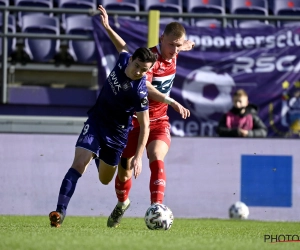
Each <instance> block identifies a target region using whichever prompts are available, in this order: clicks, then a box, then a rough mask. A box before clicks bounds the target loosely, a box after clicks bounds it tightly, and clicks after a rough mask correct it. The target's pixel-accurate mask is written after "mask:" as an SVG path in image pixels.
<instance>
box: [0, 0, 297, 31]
mask: <svg viewBox="0 0 300 250" xmlns="http://www.w3.org/2000/svg"><path fill="white" fill-rule="evenodd" d="M10 2H11V1H9V0H0V4H1V3H2V4H3V5H9V3H10ZM98 4H103V6H104V7H105V8H106V9H107V10H118V11H120V10H125V11H126V10H127V11H135V12H138V11H140V10H145V11H149V10H152V9H157V10H160V11H161V12H173V13H184V12H187V13H200V14H201V13H202V14H225V13H231V14H242V15H263V16H267V15H270V14H274V15H291V16H296V15H299V13H300V0H147V1H146V0H76V1H74V0H14V5H15V6H29V7H33V6H36V7H45V8H52V7H53V6H57V7H59V8H75V9H96V7H97V5H98ZM28 14H33V13H31V12H18V14H17V20H18V26H19V27H21V26H22V24H21V21H22V16H23V15H28ZM35 14H37V13H35ZM39 14H42V13H39ZM52 15H53V14H50V16H52ZM65 18H66V15H62V16H61V21H62V27H63V28H64V29H65V26H64V24H65ZM162 19H163V18H162ZM168 20H170V18H168ZM180 20H181V19H180ZM162 21H163V20H162ZM185 23H186V24H187V25H193V26H201V27H202V26H206V25H207V24H209V22H208V21H207V20H204V21H203V20H202V19H199V18H191V19H189V20H187V21H185ZM239 23H241V22H235V24H234V25H238V24H239ZM251 23H253V22H250V24H251ZM278 24H279V23H278ZM291 24H294V22H290V21H288V22H283V23H280V25H291ZM211 25H213V26H215V25H217V26H219V25H221V23H220V22H218V21H217V20H212V21H211Z"/></svg>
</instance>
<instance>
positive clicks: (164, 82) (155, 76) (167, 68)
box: [133, 45, 177, 127]
mask: <svg viewBox="0 0 300 250" xmlns="http://www.w3.org/2000/svg"><path fill="white" fill-rule="evenodd" d="M150 50H151V51H152V52H153V53H154V54H157V61H156V62H155V64H154V65H153V67H152V68H151V70H149V71H148V72H147V75H146V81H148V82H150V83H152V85H153V86H154V87H155V88H156V89H157V90H158V91H159V92H161V93H163V94H165V95H167V96H169V95H170V92H171V88H172V86H173V82H174V78H175V74H176V61H177V58H172V59H170V60H165V59H163V58H162V56H161V52H160V46H159V45H156V47H152V48H150ZM167 110H168V104H166V103H162V102H156V101H153V100H151V99H149V116H150V121H155V120H158V119H160V118H162V117H166V116H167ZM133 124H134V126H135V127H137V126H139V125H138V121H137V119H134V120H133Z"/></svg>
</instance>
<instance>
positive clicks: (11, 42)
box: [0, 12, 16, 56]
mask: <svg viewBox="0 0 300 250" xmlns="http://www.w3.org/2000/svg"><path fill="white" fill-rule="evenodd" d="M0 29H1V33H2V12H0ZM7 30H8V32H10V33H15V32H16V19H15V16H14V15H8V25H7ZM7 40H8V42H7V43H8V44H7V48H8V50H7V55H8V56H10V55H11V53H12V52H13V51H14V50H16V38H8V39H7ZM0 56H2V39H0Z"/></svg>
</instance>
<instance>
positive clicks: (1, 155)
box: [0, 134, 300, 221]
mask: <svg viewBox="0 0 300 250" xmlns="http://www.w3.org/2000/svg"><path fill="white" fill-rule="evenodd" d="M76 140H77V136H76V135H53V134H52V135H42V134H0V142H1V143H0V164H1V175H0V200H1V206H0V214H13V215H45V216H48V213H49V212H50V211H52V210H55V208H56V202H57V198H58V192H59V188H60V185H61V182H62V179H63V177H64V175H65V174H66V172H67V170H68V169H69V168H70V166H71V164H72V161H73V157H74V145H75V143H76ZM299 146H300V141H299V140H297V139H295V140H293V139H230V138H228V139H224V138H199V137H198V138H172V144H171V148H170V151H169V153H168V155H167V157H166V159H165V167H166V173H167V186H166V192H165V200H164V203H165V204H166V205H167V206H169V207H170V208H171V210H172V211H173V213H174V216H175V217H177V218H179V217H182V218H224V219H225V218H228V208H229V206H230V205H231V204H233V203H234V202H236V201H239V200H241V201H243V202H244V203H246V204H247V205H248V206H249V209H250V216H249V219H254V220H287V221H300V213H299V211H300V154H299ZM149 179H150V171H149V167H148V160H147V156H146V154H144V158H143V171H142V174H141V175H140V176H139V177H138V178H137V179H134V180H133V183H132V189H131V193H130V199H131V201H132V205H131V207H130V209H129V210H128V211H127V212H126V216H130V217H143V216H144V213H145V211H146V209H147V208H148V206H149V205H150V193H149V188H148V187H149ZM116 202H117V199H116V195H115V192H114V180H113V181H112V182H111V183H110V184H109V185H107V186H104V185H102V184H101V183H100V182H99V180H98V174H97V169H96V165H95V163H94V162H91V163H90V166H89V167H88V169H87V171H86V173H84V175H83V176H82V177H81V178H80V179H79V181H78V183H77V188H76V190H75V193H74V195H73V197H72V199H71V201H70V203H69V207H68V215H83V216H108V215H109V214H110V212H111V211H112V209H113V208H114V206H115V204H116Z"/></svg>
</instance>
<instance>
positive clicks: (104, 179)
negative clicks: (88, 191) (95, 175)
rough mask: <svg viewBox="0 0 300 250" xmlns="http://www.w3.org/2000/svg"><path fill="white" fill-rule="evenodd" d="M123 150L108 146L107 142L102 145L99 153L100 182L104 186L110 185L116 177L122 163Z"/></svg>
mask: <svg viewBox="0 0 300 250" xmlns="http://www.w3.org/2000/svg"><path fill="white" fill-rule="evenodd" d="M122 150H123V149H121V148H119V149H117V148H113V145H107V144H105V142H102V143H101V149H100V153H99V159H100V163H99V168H98V169H99V180H100V181H101V183H103V184H105V185H106V184H108V183H109V182H110V181H111V179H112V178H113V176H114V173H115V171H116V168H117V166H118V164H119V162H120V159H121V155H122Z"/></svg>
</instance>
